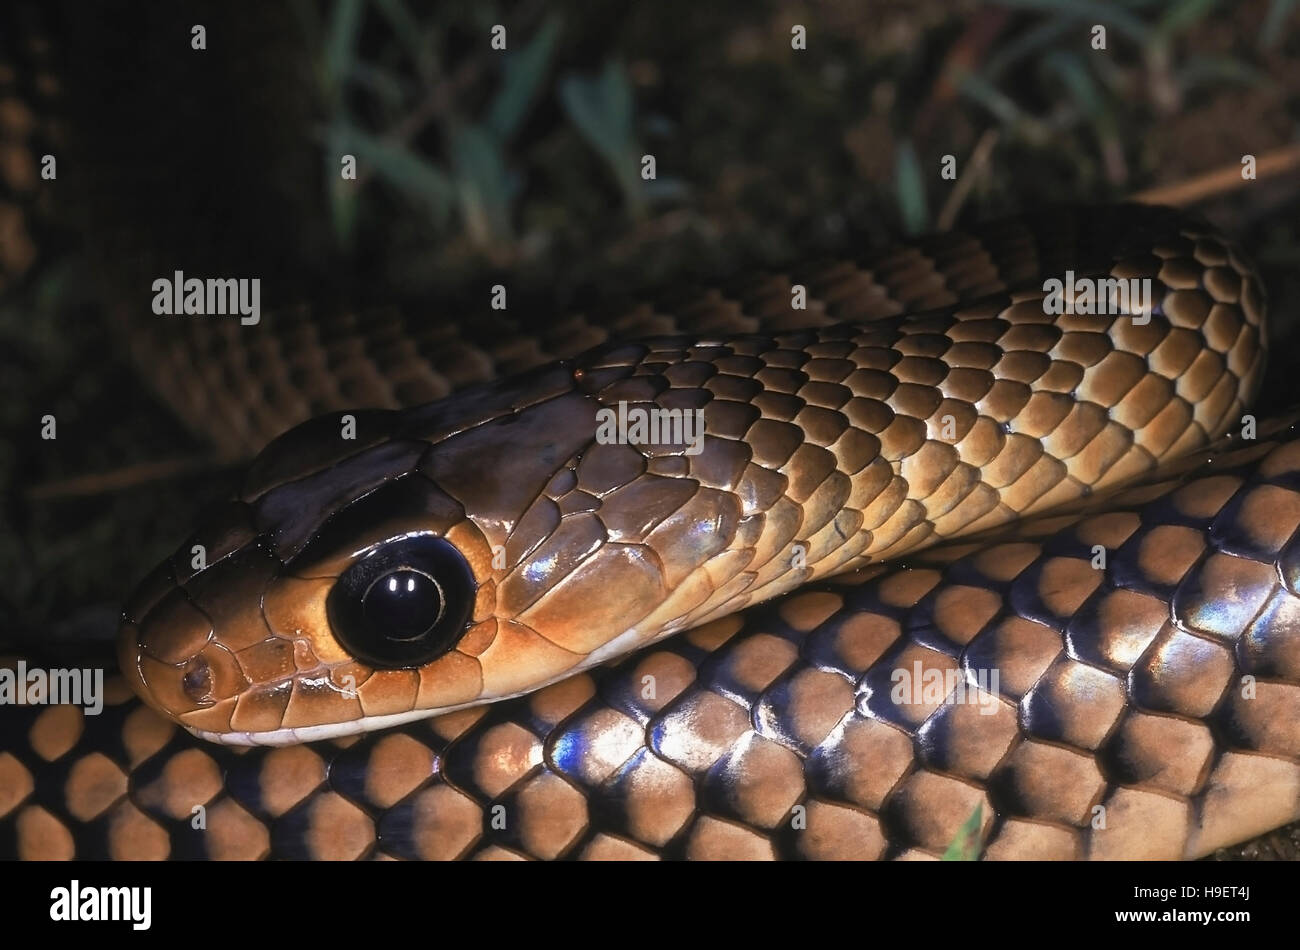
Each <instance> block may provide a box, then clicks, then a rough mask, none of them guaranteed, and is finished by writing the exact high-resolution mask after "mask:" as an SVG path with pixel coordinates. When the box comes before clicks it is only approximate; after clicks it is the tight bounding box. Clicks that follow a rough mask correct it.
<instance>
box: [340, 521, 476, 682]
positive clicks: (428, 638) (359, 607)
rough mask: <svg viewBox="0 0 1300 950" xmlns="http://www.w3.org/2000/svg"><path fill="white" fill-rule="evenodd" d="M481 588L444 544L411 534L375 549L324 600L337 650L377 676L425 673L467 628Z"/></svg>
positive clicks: (462, 560) (460, 557) (459, 556)
mask: <svg viewBox="0 0 1300 950" xmlns="http://www.w3.org/2000/svg"><path fill="white" fill-rule="evenodd" d="M477 589H478V585H477V584H476V583H475V580H474V574H473V572H472V571H471V570H470V568H469V564H468V563H467V562H466V560H465V558H464V556H463V555H462V554H461V553H460V552H459V551H458V550H456V548H455V546H453V545H452V544H450V543H449V542H447V541H446V540H444V539H443V538H439V537H435V536H432V535H412V536H407V537H401V538H395V539H393V540H392V541H388V542H385V543H383V544H379V545H376V546H375V547H374V548H373V549H372V550H371V551H370V552H369V553H367V554H366V555H365V556H364V557H362V558H361V559H360V560H358V561H356V562H354V563H353V564H352V565H351V566H350V567H349V568H348V569H347V570H345V571H344V572H343V573H342V574H340V575H339V578H338V580H337V581H335V582H334V587H333V588H332V589H331V590H330V593H329V597H328V598H327V599H326V609H327V610H328V612H329V620H330V627H331V629H332V630H333V631H334V635H335V636H336V637H338V641H339V644H340V645H341V646H342V647H343V648H344V649H345V650H347V651H348V652H349V653H351V654H352V655H353V656H354V657H356V658H357V659H358V660H360V661H361V662H363V663H367V664H369V665H370V666H372V667H374V668H375V669H377V670H396V669H411V668H413V667H417V666H422V665H424V664H425V663H428V662H430V661H432V660H434V659H436V658H437V657H439V656H442V655H443V654H444V653H446V652H447V651H448V650H451V649H453V648H454V647H455V645H456V643H457V642H458V641H459V640H460V637H461V634H463V633H464V632H465V631H466V630H467V629H468V628H469V626H470V621H471V616H472V614H473V610H474V602H475V594H476V591H477Z"/></svg>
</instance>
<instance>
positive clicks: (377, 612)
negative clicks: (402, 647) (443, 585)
mask: <svg viewBox="0 0 1300 950" xmlns="http://www.w3.org/2000/svg"><path fill="white" fill-rule="evenodd" d="M362 609H363V610H364V611H365V614H366V620H368V621H369V622H370V624H371V626H372V627H373V628H374V629H375V630H376V631H382V632H383V633H384V634H386V635H387V636H388V637H389V638H390V639H393V640H413V639H415V638H416V637H421V636H423V635H424V634H425V633H427V632H428V631H429V628H430V627H432V626H433V625H434V624H435V623H437V622H438V618H439V617H440V616H442V590H441V589H440V588H439V587H438V584H437V582H436V581H434V579H433V578H432V577H430V576H429V575H428V574H424V573H422V572H420V571H416V570H412V569H410V568H402V569H401V570H397V571H393V572H392V573H391V574H385V575H384V576H383V577H380V578H378V579H376V581H375V582H374V583H373V584H371V585H370V589H369V590H367V591H366V593H365V596H364V597H362Z"/></svg>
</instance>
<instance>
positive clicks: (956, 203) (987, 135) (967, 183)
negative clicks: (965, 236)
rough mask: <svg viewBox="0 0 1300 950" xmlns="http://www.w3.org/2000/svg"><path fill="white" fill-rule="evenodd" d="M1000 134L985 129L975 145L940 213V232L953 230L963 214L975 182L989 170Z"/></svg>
mask: <svg viewBox="0 0 1300 950" xmlns="http://www.w3.org/2000/svg"><path fill="white" fill-rule="evenodd" d="M999 134H1000V133H999V132H998V130H997V129H995V128H988V129H985V130H984V134H983V135H981V136H980V139H979V141H978V142H976V143H975V149H974V150H973V151H972V152H971V156H970V161H969V162H967V163H966V167H965V168H964V169H963V170H962V173H961V174H960V175H959V176H958V177H957V181H956V183H955V184H954V185H953V186H952V191H950V192H948V199H947V200H946V201H944V203H943V208H942V209H941V210H940V211H939V217H938V219H937V221H936V227H937V228H938V229H939V230H940V231H947V230H948V229H949V228H951V227H952V226H953V223H954V222H955V221H956V220H957V215H959V214H961V209H962V205H964V204H965V203H966V198H967V196H968V195H969V194H970V190H971V188H973V187H974V186H975V182H976V181H978V180H979V178H980V177H981V176H982V175H983V174H984V172H985V170H986V169H987V168H988V164H989V157H990V156H991V155H992V154H993V148H994V146H996V145H997V144H998V136H999Z"/></svg>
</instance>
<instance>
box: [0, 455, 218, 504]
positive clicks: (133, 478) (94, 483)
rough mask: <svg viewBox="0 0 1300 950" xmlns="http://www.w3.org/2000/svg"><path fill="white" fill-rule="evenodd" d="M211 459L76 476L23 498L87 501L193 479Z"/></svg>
mask: <svg viewBox="0 0 1300 950" xmlns="http://www.w3.org/2000/svg"><path fill="white" fill-rule="evenodd" d="M212 466H213V463H212V460H211V459H210V458H200V457H189V458H176V459H163V460H161V461H157V462H140V463H139V464H136V465H127V466H125V467H123V468H117V469H113V470H112V471H110V472H95V473H92V474H90V475H74V476H73V477H72V478H61V479H59V480H57V481H53V482H45V483H44V484H41V485H36V486H34V487H32V488H29V489H27V491H25V492H24V493H23V494H24V495H25V496H26V497H27V500H28V501H51V500H54V499H58V498H84V497H88V496H94V495H101V494H106V493H108V492H114V491H121V490H123V489H125V488H135V487H137V486H139V485H144V484H147V483H149V482H156V481H161V480H163V479H167V478H174V477H176V476H178V475H190V474H193V473H195V472H202V471H205V470H208V469H210V468H212Z"/></svg>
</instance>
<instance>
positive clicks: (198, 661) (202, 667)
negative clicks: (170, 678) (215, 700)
mask: <svg viewBox="0 0 1300 950" xmlns="http://www.w3.org/2000/svg"><path fill="white" fill-rule="evenodd" d="M181 689H183V690H184V691H185V695H186V696H188V697H189V698H190V700H191V702H193V703H194V704H195V705H197V706H205V705H209V704H210V703H211V702H212V668H211V667H210V666H208V661H207V660H205V659H203V657H201V656H196V657H195V658H194V659H192V660H190V662H189V663H187V664H186V665H185V673H184V675H182V676H181Z"/></svg>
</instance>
